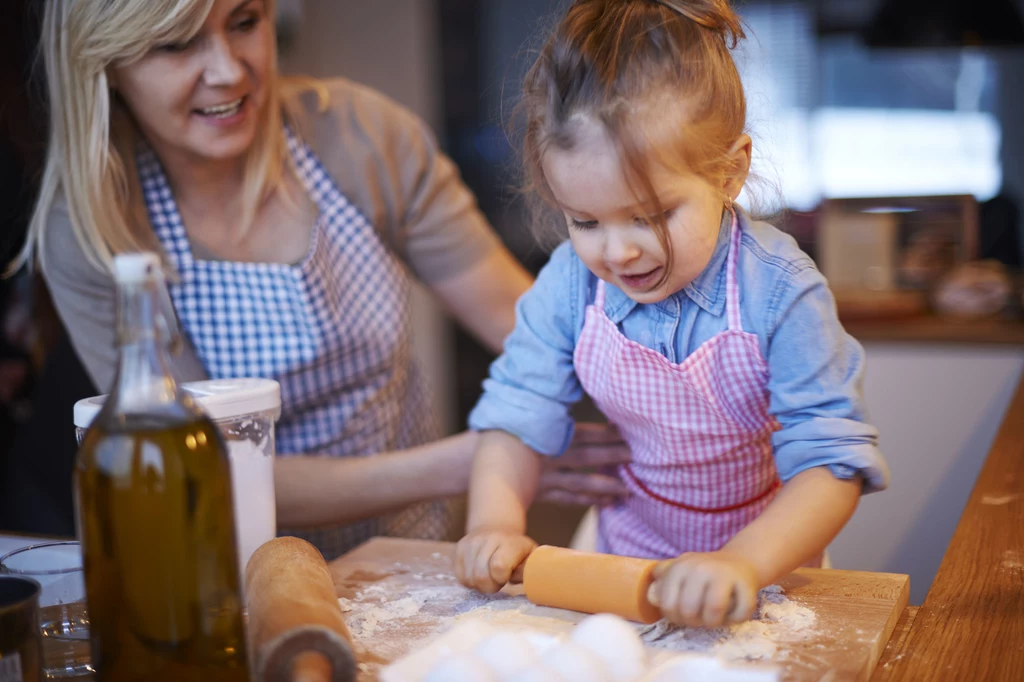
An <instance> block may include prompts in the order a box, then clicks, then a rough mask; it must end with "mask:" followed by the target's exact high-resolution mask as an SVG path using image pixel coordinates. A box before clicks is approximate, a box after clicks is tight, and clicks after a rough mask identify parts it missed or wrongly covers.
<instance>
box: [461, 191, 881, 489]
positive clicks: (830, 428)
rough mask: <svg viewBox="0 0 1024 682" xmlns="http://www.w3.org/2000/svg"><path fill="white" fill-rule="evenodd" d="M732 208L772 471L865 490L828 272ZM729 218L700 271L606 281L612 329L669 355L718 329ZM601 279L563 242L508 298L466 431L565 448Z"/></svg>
mask: <svg viewBox="0 0 1024 682" xmlns="http://www.w3.org/2000/svg"><path fill="white" fill-rule="evenodd" d="M738 217H739V221H740V225H741V227H742V229H743V235H742V240H741V242H740V244H741V245H740V252H739V253H738V254H737V260H736V271H737V281H738V284H739V290H740V314H741V319H742V323H743V329H744V331H746V332H750V333H753V334H756V335H757V338H758V340H759V341H760V346H761V354H762V356H763V357H764V358H765V359H766V360H767V362H768V371H769V377H768V391H769V394H770V403H769V409H770V411H771V413H772V414H773V416H774V417H775V418H776V419H777V420H778V422H779V425H780V427H781V428H780V430H779V431H777V432H776V433H775V434H773V436H772V444H773V446H774V450H775V459H776V466H777V468H778V472H779V476H780V477H781V478H782V480H783V481H788V480H789V479H791V478H792V477H794V476H796V475H797V474H799V473H801V472H803V471H806V470H808V469H811V468H814V467H820V466H827V467H829V468H830V470H831V471H832V473H833V474H834V475H835V476H836V477H837V478H842V479H849V478H852V477H853V476H854V475H856V474H858V473H859V474H860V475H862V476H863V479H864V490H865V492H874V491H878V490H883V489H885V488H886V487H887V486H888V483H889V470H888V467H887V465H886V463H885V460H884V459H883V457H882V455H881V453H880V452H879V450H878V431H877V430H876V429H875V428H874V427H873V426H872V425H871V424H869V423H867V420H866V415H865V410H864V401H863V397H862V396H861V390H860V389H861V381H862V378H863V375H864V349H863V348H862V347H861V346H860V344H859V343H857V342H856V341H855V340H854V339H853V338H852V337H851V336H850V335H849V334H847V333H846V331H845V330H844V329H843V327H842V325H841V324H840V323H839V319H838V318H837V316H836V306H835V301H834V299H833V296H832V292H831V291H830V290H829V288H828V286H827V284H826V282H825V278H824V277H823V276H822V274H821V273H820V272H819V271H818V269H817V268H816V267H815V266H814V263H813V262H812V261H811V259H810V258H809V257H808V256H807V255H806V254H805V253H804V252H802V251H801V250H800V249H799V248H798V247H797V245H796V242H795V241H794V240H793V239H792V238H791V237H789V236H788V235H786V234H784V233H783V232H781V231H779V230H777V229H776V228H774V227H772V226H771V225H769V224H767V223H762V222H754V221H752V220H751V219H750V218H749V217H748V216H747V215H746V214H745V213H743V212H742V211H738ZM731 222H732V221H731V216H730V215H729V213H726V214H725V215H724V216H723V220H722V224H721V228H720V229H719V235H718V242H717V245H716V246H715V250H714V252H713V254H712V256H711V260H710V262H709V263H708V266H707V267H706V268H705V269H704V271H703V272H702V273H701V274H700V275H699V276H698V277H697V278H696V279H695V280H694V281H693V282H691V283H690V284H689V285H688V286H687V287H686V288H684V289H683V290H681V291H678V292H676V293H675V294H673V295H672V296H669V297H668V298H666V299H665V300H663V301H660V302H658V303H654V304H640V303H636V302H635V301H633V300H632V299H631V298H629V297H628V296H626V294H625V293H623V292H622V290H621V289H619V288H617V287H616V286H614V285H612V284H607V285H606V292H607V293H606V300H605V312H606V313H607V315H608V317H609V318H610V319H611V320H612V322H614V323H615V324H616V325H617V326H618V328H619V331H620V332H622V333H623V334H624V335H625V336H626V337H627V338H629V339H631V340H632V341H635V342H637V343H640V344H642V345H644V346H646V347H648V348H651V349H653V350H656V351H657V352H659V353H661V354H662V355H664V356H665V357H666V358H668V359H669V360H670V361H672V362H675V363H679V362H682V361H683V360H684V359H685V358H686V357H687V356H688V355H690V353H693V352H694V351H695V350H697V348H698V347H700V346H701V344H703V343H705V342H706V341H708V340H709V339H710V338H711V337H713V336H715V335H716V334H719V333H720V332H723V331H725V330H726V328H727V326H728V325H727V319H726V314H725V297H726V292H725V289H726V284H725V279H726V267H725V263H726V257H727V256H728V251H729V242H730V240H729V237H730V231H731ZM677 257H678V256H677ZM597 282H598V279H597V277H596V276H595V275H593V274H592V273H591V272H590V271H589V270H588V269H587V267H586V266H585V265H584V264H583V263H582V261H580V259H579V257H578V256H577V255H576V253H575V251H574V250H573V248H572V244H571V243H570V242H566V243H564V244H562V245H561V246H559V247H558V248H557V249H556V250H555V251H554V253H553V254H552V255H551V259H550V260H549V261H548V263H547V265H545V266H544V269H543V270H541V273H540V275H539V276H538V278H537V282H536V283H535V284H534V286H533V288H531V289H530V290H529V291H528V292H527V293H526V294H524V295H523V297H522V298H521V299H520V300H519V302H518V303H517V305H516V327H515V329H514V330H513V331H512V334H511V335H510V336H509V337H508V339H506V341H505V349H504V353H503V354H502V355H501V357H499V358H498V359H497V360H496V361H495V362H494V363H493V364H492V365H491V370H490V377H489V378H488V379H487V380H486V381H484V393H483V395H482V396H481V398H480V400H479V402H478V403H477V405H476V407H475V408H474V409H473V411H472V413H471V414H470V416H469V426H470V428H471V429H473V430H475V431H484V430H491V429H497V430H501V431H505V432H508V433H510V434H512V435H514V436H516V437H517V438H519V439H520V440H521V441H522V442H523V443H524V444H526V445H527V446H528V447H530V448H532V449H533V450H535V451H536V452H538V453H540V454H542V455H547V456H557V455H560V454H561V453H562V452H564V451H565V449H566V447H568V445H569V442H570V441H571V439H572V434H573V427H574V422H573V419H572V417H571V416H570V414H569V411H570V408H571V407H572V405H573V404H574V403H576V402H577V401H578V400H580V398H581V397H582V388H581V386H580V382H579V379H578V378H577V377H576V372H575V369H574V367H573V351H574V349H575V347H576V342H577V340H578V339H579V337H580V333H581V332H582V331H583V322H584V311H585V309H586V306H587V305H590V304H591V303H592V302H593V300H594V294H595V292H596V286H597Z"/></svg>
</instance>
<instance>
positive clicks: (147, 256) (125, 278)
mask: <svg viewBox="0 0 1024 682" xmlns="http://www.w3.org/2000/svg"><path fill="white" fill-rule="evenodd" d="M162 274H163V270H162V269H161V265H160V256H158V255H157V254H155V253H153V252H152V251H143V252H141V253H122V254H118V255H116V256H114V279H116V280H117V282H118V283H119V284H133V283H134V284H138V283H140V282H145V281H147V280H150V279H153V277H154V276H157V275H162Z"/></svg>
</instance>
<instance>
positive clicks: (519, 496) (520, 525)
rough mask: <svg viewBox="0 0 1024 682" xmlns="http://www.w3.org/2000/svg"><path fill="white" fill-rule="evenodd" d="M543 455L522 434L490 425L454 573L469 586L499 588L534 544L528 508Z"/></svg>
mask: <svg viewBox="0 0 1024 682" xmlns="http://www.w3.org/2000/svg"><path fill="white" fill-rule="evenodd" d="M540 473H541V460H540V457H539V456H538V455H537V454H536V453H535V452H533V451H532V450H530V448H528V447H527V446H525V445H524V444H523V443H522V442H521V441H520V440H519V439H518V438H516V437H515V436H512V435H510V434H508V433H505V432H503V431H487V432H485V433H483V434H482V435H481V437H480V448H479V450H478V451H477V454H476V459H475V461H474V463H473V475H472V479H471V482H470V493H469V509H468V517H467V522H466V531H467V534H466V537H464V538H463V539H462V540H461V541H460V542H459V545H458V548H457V550H456V558H455V574H456V575H457V576H458V578H459V580H460V581H461V582H462V583H463V584H464V585H467V586H469V587H472V588H475V589H477V590H480V591H481V592H497V591H498V590H500V589H501V588H502V587H504V585H505V584H506V583H507V582H508V581H509V579H510V578H511V576H512V573H513V572H514V571H515V569H516V568H517V567H518V566H519V564H521V563H522V562H523V561H524V560H525V559H526V557H527V556H529V554H530V552H531V551H532V550H533V548H534V547H535V546H536V544H535V543H534V542H533V540H530V539H529V538H528V537H526V512H527V510H528V509H529V508H530V504H531V503H532V502H533V498H534V496H535V495H536V493H537V481H538V479H539V478H540Z"/></svg>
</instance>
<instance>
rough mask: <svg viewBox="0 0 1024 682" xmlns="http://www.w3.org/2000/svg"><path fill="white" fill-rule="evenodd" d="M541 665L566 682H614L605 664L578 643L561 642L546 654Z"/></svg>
mask: <svg viewBox="0 0 1024 682" xmlns="http://www.w3.org/2000/svg"><path fill="white" fill-rule="evenodd" d="M541 663H542V664H543V665H544V667H545V668H548V669H549V670H553V671H555V672H556V673H558V674H559V675H561V676H562V677H564V678H565V680H566V682H612V678H611V677H610V676H609V674H608V671H607V670H606V665H605V662H604V661H603V660H601V658H600V657H599V656H598V655H597V654H595V653H594V652H593V651H591V650H590V649H588V648H587V647H585V646H583V645H582V644H577V643H576V642H572V641H568V642H559V643H558V644H556V645H554V646H553V647H551V648H550V649H549V650H548V651H547V652H545V653H544V655H543V656H542V657H541Z"/></svg>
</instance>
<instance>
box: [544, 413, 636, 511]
mask: <svg viewBox="0 0 1024 682" xmlns="http://www.w3.org/2000/svg"><path fill="white" fill-rule="evenodd" d="M630 458H631V453H630V451H629V446H628V445H627V444H626V441H624V440H623V439H622V435H621V434H620V433H619V430H618V429H617V428H615V426H614V425H612V424H577V425H576V432H575V435H574V436H573V439H572V444H571V445H569V449H568V450H566V451H565V454H564V455H562V456H561V457H545V458H544V468H543V469H542V471H541V476H540V482H539V485H538V488H537V500H538V501H540V502H553V503H555V504H564V505H582V506H589V505H592V504H596V505H598V506H607V505H610V504H615V503H617V502H619V501H620V500H621V499H622V498H624V497H625V496H626V493H627V489H626V486H625V484H624V483H623V482H622V481H621V480H620V479H619V477H618V476H617V474H616V470H617V469H618V466H619V465H620V464H627V463H628V462H629V461H630Z"/></svg>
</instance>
